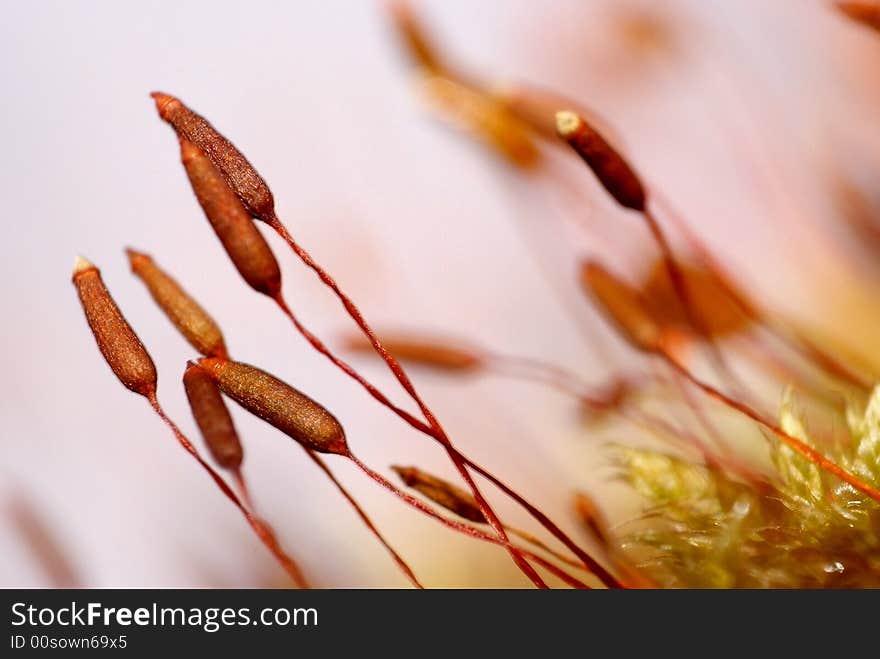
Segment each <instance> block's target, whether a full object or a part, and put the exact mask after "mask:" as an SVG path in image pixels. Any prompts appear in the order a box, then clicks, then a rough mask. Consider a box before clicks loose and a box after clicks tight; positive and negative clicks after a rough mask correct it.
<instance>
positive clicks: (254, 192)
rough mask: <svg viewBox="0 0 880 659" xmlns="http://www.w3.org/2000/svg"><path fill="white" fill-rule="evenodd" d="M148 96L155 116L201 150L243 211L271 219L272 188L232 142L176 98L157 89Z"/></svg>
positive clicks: (273, 212) (273, 208)
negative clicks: (235, 197) (154, 110)
mask: <svg viewBox="0 0 880 659" xmlns="http://www.w3.org/2000/svg"><path fill="white" fill-rule="evenodd" d="M152 97H153V100H154V101H155V102H156V109H157V111H158V112H159V116H160V117H161V118H162V119H163V120H164V121H166V122H168V123H169V124H170V125H171V127H172V128H173V129H174V131H175V132H176V133H177V135H178V137H180V138H182V139H185V140H187V141H189V142H192V143H193V144H195V145H196V146H197V147H198V148H199V149H201V150H202V151H204V152H205V154H206V155H207V156H208V157H209V158H210V159H211V162H213V163H214V166H215V167H216V168H217V170H218V171H219V172H220V174H221V176H222V177H223V178H224V179H225V180H226V183H227V184H228V185H229V187H230V188H231V189H232V191H233V192H234V193H235V194H236V195H237V196H238V198H239V199H240V200H241V203H242V204H243V205H244V207H245V208H246V209H247V212H248V213H250V214H251V215H253V216H254V217H255V218H257V219H259V220H263V221H264V222H271V221H273V220H274V219H275V200H274V199H273V198H272V191H271V190H269V186H268V185H266V182H265V181H264V180H263V177H262V176H260V175H259V173H257V170H256V169H254V167H253V165H251V164H250V163H249V162H248V160H247V158H245V157H244V155H242V153H241V152H240V151H239V150H238V149H237V148H235V145H233V144H232V142H230V141H229V140H228V139H226V138H225V137H223V135H221V134H220V133H219V132H217V130H216V129H215V128H214V127H213V126H212V125H211V124H210V123H209V122H208V121H207V120H206V119H205V118H204V117H202V116H201V115H198V114H196V113H195V112H193V111H192V110H190V109H189V108H188V107H186V106H185V105H184V104H183V103H182V102H181V101H180V99H177V98H175V97H173V96H170V95H168V94H163V93H161V92H153V93H152Z"/></svg>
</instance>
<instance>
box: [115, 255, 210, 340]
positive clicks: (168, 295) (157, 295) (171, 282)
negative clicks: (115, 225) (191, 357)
mask: <svg viewBox="0 0 880 659" xmlns="http://www.w3.org/2000/svg"><path fill="white" fill-rule="evenodd" d="M126 253H127V254H128V261H129V263H130V264H131V271H132V272H133V273H135V274H136V275H137V276H138V278H139V279H140V280H141V281H142V282H144V284H145V285H146V287H147V290H149V291H150V295H152V297H153V300H155V301H156V304H158V305H159V308H161V309H162V311H164V312H165V315H166V316H168V318H169V320H171V322H172V324H173V325H174V326H175V327H176V328H177V330H178V331H179V332H180V333H181V334H182V335H183V336H184V338H186V340H187V341H189V343H190V344H191V345H192V346H193V347H194V348H195V349H196V350H198V351H199V352H200V353H201V354H203V355H205V356H206V357H226V344H225V343H224V341H223V333H222V332H221V331H220V327H219V326H218V325H217V323H216V322H215V321H214V319H213V318H211V316H210V314H208V312H207V311H205V310H204V309H203V308H202V306H201V305H200V304H199V303H198V302H196V301H195V300H194V299H193V298H192V297H191V296H190V295H189V294H188V293H187V292H186V291H185V290H183V288H181V286H180V284H178V283H177V281H176V280H175V279H174V278H173V277H171V276H170V275H169V274H168V273H167V272H165V271H164V270H162V268H160V267H159V266H158V265H157V264H156V262H155V261H154V260H153V259H152V258H151V257H150V256H149V255H148V254H144V253H142V252H137V251H135V250H133V249H128V250H126Z"/></svg>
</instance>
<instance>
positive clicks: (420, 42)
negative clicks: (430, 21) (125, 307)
mask: <svg viewBox="0 0 880 659" xmlns="http://www.w3.org/2000/svg"><path fill="white" fill-rule="evenodd" d="M386 7H387V10H388V15H389V16H390V17H391V22H392V24H393V25H394V29H395V31H396V32H397V35H398V37H399V38H400V41H401V43H402V44H403V46H404V48H405V49H406V53H407V55H408V56H409V58H410V59H411V60H412V61H413V63H414V64H415V65H416V66H418V67H420V68H422V69H424V70H426V71H432V72H439V71H441V70H442V69H443V64H442V62H441V59H440V56H439V55H438V53H437V49H436V48H434V46H433V44H431V41H430V39H429V38H428V35H427V33H426V31H425V29H424V27H423V26H422V25H421V24H420V23H419V21H418V19H417V18H416V16H415V14H414V13H413V10H412V7H410V6H409V3H407V2H401V1H400V0H390V1H389V2H386Z"/></svg>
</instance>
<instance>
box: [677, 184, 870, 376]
mask: <svg viewBox="0 0 880 659" xmlns="http://www.w3.org/2000/svg"><path fill="white" fill-rule="evenodd" d="M660 201H661V202H662V204H663V206H664V207H665V209H666V211H667V213H666V215H667V216H668V217H669V219H670V221H671V222H673V223H674V224H675V225H676V227H677V228H678V230H679V231H680V232H681V234H682V235H683V236H684V238H685V240H687V242H688V244H689V245H690V247H691V249H692V250H693V251H694V252H695V253H696V255H697V257H698V258H699V259H700V260H701V261H702V262H703V264H704V265H705V266H706V267H707V268H709V269H710V270H711V271H712V272H713V274H715V275H716V278H717V280H718V283H719V284H720V285H721V287H722V288H723V289H724V291H725V293H727V295H728V296H729V297H730V299H731V300H732V301H733V302H734V303H735V304H736V305H737V306H738V307H739V308H740V310H741V311H742V312H743V313H744V314H745V315H746V316H747V317H748V318H749V319H750V320H752V322H754V323H757V324H758V325H761V326H763V327H765V328H767V329H768V330H770V332H772V333H773V335H774V336H776V337H777V338H779V339H780V340H781V341H782V342H783V343H785V344H786V345H787V346H789V347H790V348H792V349H793V350H795V351H796V352H798V353H799V354H801V355H803V356H805V357H807V359H810V360H811V361H813V362H814V363H815V364H817V365H818V366H819V367H820V368H821V369H822V370H824V371H825V372H826V373H828V374H829V375H832V376H834V377H837V378H839V379H841V380H844V381H845V382H849V383H850V384H851V385H853V386H855V387H857V388H859V389H863V390H869V389H870V388H871V386H872V385H871V382H870V381H869V380H867V379H865V378H864V377H862V376H860V375H858V374H857V373H854V372H853V371H852V370H851V369H849V368H848V367H847V366H845V365H844V364H842V363H841V362H840V361H839V360H837V359H835V358H834V357H832V356H831V355H829V354H828V353H826V352H825V351H824V350H822V349H821V348H819V347H818V346H817V345H815V344H814V343H812V342H811V341H810V340H809V339H806V338H804V337H802V336H801V335H800V334H798V333H797V332H796V331H794V330H791V329H789V328H787V327H783V326H781V325H779V324H777V323H775V322H773V321H772V320H771V319H770V318H768V317H766V316H765V315H764V314H763V313H761V312H760V311H759V310H758V309H756V308H755V307H754V305H752V303H751V302H750V301H749V300H747V299H745V298H744V297H743V296H742V295H741V294H740V293H739V292H738V291H737V290H736V289H735V288H734V287H733V286H732V285H731V284H730V283H729V282H730V279H729V278H728V276H727V273H726V271H725V268H724V267H723V266H722V265H721V264H720V263H719V262H718V260H717V259H716V258H715V257H714V256H713V255H712V253H711V252H710V251H709V249H708V248H707V247H706V246H705V245H704V244H703V242H702V240H700V238H699V237H698V236H697V235H696V234H695V233H694V232H693V231H692V230H691V228H690V227H689V226H688V224H687V222H685V221H684V220H683V219H682V217H681V216H680V215H679V213H678V212H677V211H676V210H675V209H674V208H673V207H672V205H671V203H670V202H669V201H668V200H667V199H665V198H663V197H661V198H660Z"/></svg>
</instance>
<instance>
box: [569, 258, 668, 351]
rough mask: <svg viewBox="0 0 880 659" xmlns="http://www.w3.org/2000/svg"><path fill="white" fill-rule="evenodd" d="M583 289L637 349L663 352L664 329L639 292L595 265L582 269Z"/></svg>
mask: <svg viewBox="0 0 880 659" xmlns="http://www.w3.org/2000/svg"><path fill="white" fill-rule="evenodd" d="M581 286H582V287H583V289H584V291H586V292H587V293H588V294H589V295H590V296H592V297H593V299H594V300H595V301H596V303H597V304H598V306H599V309H600V310H601V311H602V312H603V313H604V314H605V316H606V317H607V318H608V319H609V320H610V321H611V322H612V323H613V324H614V325H615V326H616V327H617V329H618V331H619V332H620V334H621V335H622V336H623V337H624V338H625V339H627V340H628V341H629V342H630V343H631V344H632V345H633V346H634V347H636V348H637V349H639V350H645V351H648V352H656V351H657V350H659V349H660V347H661V341H662V331H661V328H660V326H659V325H658V323H657V321H656V320H655V319H654V317H653V316H651V314H650V313H649V312H648V308H647V306H646V304H645V301H644V300H643V299H642V296H641V295H640V294H639V293H638V291H636V290H635V289H634V288H632V287H631V286H629V285H627V284H626V283H624V282H623V281H621V280H620V279H618V278H617V277H615V276H614V275H612V274H611V273H610V272H608V271H607V270H605V268H603V267H602V266H600V265H599V264H598V263H593V262H586V263H584V264H583V265H582V266H581Z"/></svg>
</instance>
